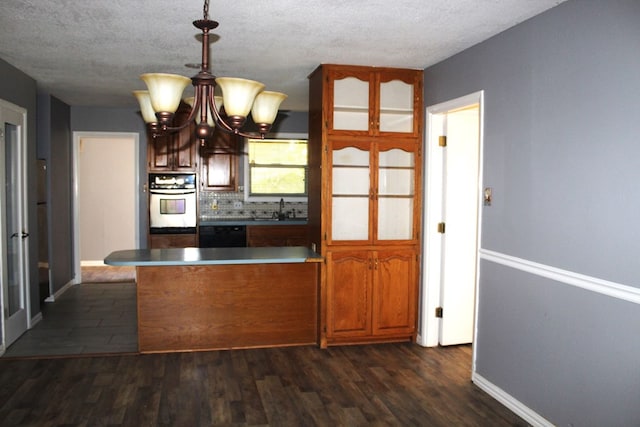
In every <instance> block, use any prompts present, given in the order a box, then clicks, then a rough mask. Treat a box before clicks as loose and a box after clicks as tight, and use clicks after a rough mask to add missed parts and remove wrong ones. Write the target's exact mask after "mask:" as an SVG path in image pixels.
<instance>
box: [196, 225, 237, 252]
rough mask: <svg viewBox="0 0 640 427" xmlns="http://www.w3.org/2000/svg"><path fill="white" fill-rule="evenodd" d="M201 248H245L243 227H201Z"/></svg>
mask: <svg viewBox="0 0 640 427" xmlns="http://www.w3.org/2000/svg"><path fill="white" fill-rule="evenodd" d="M198 237H199V242H200V244H199V246H200V247H201V248H243V247H245V246H247V227H246V226H245V225H204V226H203V225H201V226H200V232H199V236H198Z"/></svg>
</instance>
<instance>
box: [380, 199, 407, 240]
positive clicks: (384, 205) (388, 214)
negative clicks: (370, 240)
mask: <svg viewBox="0 0 640 427" xmlns="http://www.w3.org/2000/svg"><path fill="white" fill-rule="evenodd" d="M412 225H413V197H411V198H409V197H402V198H400V197H393V198H391V197H379V198H378V240H411V239H412V238H413V236H412V231H413V230H412V228H413V227H412Z"/></svg>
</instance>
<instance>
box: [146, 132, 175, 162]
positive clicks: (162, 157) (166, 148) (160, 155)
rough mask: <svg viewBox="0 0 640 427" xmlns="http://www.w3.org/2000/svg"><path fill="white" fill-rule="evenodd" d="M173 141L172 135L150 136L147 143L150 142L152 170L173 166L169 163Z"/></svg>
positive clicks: (149, 153)
mask: <svg viewBox="0 0 640 427" xmlns="http://www.w3.org/2000/svg"><path fill="white" fill-rule="evenodd" d="M172 141H173V137H172V136H157V137H155V138H153V137H149V139H148V142H147V143H148V144H149V150H148V156H149V169H150V170H152V169H159V170H166V169H170V168H171V165H170V164H169V153H170V152H171V146H172Z"/></svg>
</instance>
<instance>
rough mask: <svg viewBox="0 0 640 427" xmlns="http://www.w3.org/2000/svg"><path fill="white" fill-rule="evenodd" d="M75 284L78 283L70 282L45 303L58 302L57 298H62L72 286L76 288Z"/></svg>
mask: <svg viewBox="0 0 640 427" xmlns="http://www.w3.org/2000/svg"><path fill="white" fill-rule="evenodd" d="M75 284H76V283H75V282H74V281H73V280H70V281H68V282H67V284H66V285H64V286H63V287H61V288H60V289H58V292H56V293H55V294H53V295H50V296H48V297H47V298H45V300H44V302H56V298H60V295H62V294H63V293H65V292H66V291H67V290H68V289H69V288H70V287H71V286H74V285H75Z"/></svg>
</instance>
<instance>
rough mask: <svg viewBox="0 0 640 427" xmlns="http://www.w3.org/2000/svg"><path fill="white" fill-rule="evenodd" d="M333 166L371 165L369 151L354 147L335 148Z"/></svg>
mask: <svg viewBox="0 0 640 427" xmlns="http://www.w3.org/2000/svg"><path fill="white" fill-rule="evenodd" d="M332 156H333V159H332V160H333V166H336V165H338V166H367V167H368V166H369V151H367V150H360V149H358V148H354V147H347V148H342V149H340V150H333V152H332Z"/></svg>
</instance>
